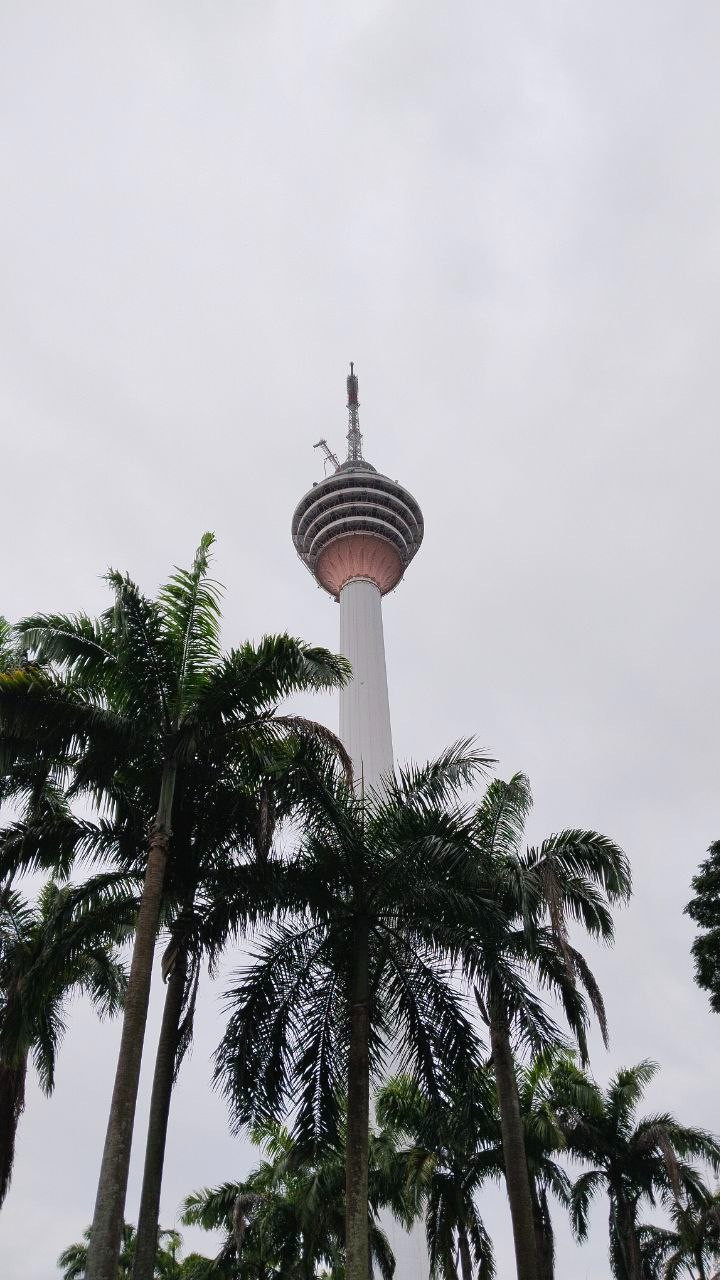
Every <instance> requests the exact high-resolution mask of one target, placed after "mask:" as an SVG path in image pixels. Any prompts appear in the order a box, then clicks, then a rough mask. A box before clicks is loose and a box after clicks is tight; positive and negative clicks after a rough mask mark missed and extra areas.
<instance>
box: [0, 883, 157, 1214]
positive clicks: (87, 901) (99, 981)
mask: <svg viewBox="0 0 720 1280" xmlns="http://www.w3.org/2000/svg"><path fill="white" fill-rule="evenodd" d="M131 905H133V904H132V903H131ZM127 921H128V902H127V898H126V897H125V896H124V895H123V897H122V898H119V897H118V893H117V891H116V890H114V889H113V888H112V887H111V886H108V885H107V884H105V883H104V882H103V883H101V884H98V882H97V881H93V882H89V883H88V884H86V885H83V886H81V887H80V888H77V889H75V888H73V887H72V886H71V885H69V884H65V885H63V886H62V887H61V886H59V885H57V884H54V883H52V882H50V883H48V884H46V885H45V887H44V888H43V889H42V891H41V893H40V897H39V900H38V902H37V904H36V905H31V904H30V903H29V902H27V901H26V900H25V899H24V898H23V897H22V896H21V894H20V893H18V892H17V891H15V890H13V889H9V888H5V889H3V890H2V891H0V1204H2V1202H3V1201H4V1199H5V1196H6V1195H7V1191H8V1187H9V1185H10V1179H11V1176H12V1168H13V1160H14V1155H15V1138H16V1133H17V1126H18V1121H19V1119H20V1115H21V1114H22V1111H23V1109H24V1106H25V1082H26V1078H27V1070H28V1061H29V1059H30V1058H32V1061H33V1063H34V1066H35V1069H36V1071H37V1073H38V1076H39V1079H40V1085H41V1088H42V1089H43V1091H44V1092H45V1093H47V1094H50V1093H52V1091H53V1088H54V1085H55V1062H56V1058H57V1051H58V1046H59V1044H60V1041H61V1039H62V1036H63V1033H64V1031H65V1020H66V1009H65V1005H66V1002H67V1001H68V999H70V997H72V996H73V995H74V994H77V993H78V992H82V993H84V994H86V995H88V996H89V997H90V999H91V1000H92V1003H93V1005H94V1006H95V1008H96V1009H97V1011H98V1013H99V1014H100V1015H101V1016H103V1015H109V1014H114V1013H117V1011H118V1010H119V1008H120V1006H121V1003H122V999H123V995H124V992H125V970H124V969H123V967H122V965H121V964H120V962H119V960H118V958H117V954H116V951H115V948H114V946H113V945H112V944H113V943H117V942H122V940H123V938H124V937H126V936H127V934H128V932H129V929H128V923H127Z"/></svg>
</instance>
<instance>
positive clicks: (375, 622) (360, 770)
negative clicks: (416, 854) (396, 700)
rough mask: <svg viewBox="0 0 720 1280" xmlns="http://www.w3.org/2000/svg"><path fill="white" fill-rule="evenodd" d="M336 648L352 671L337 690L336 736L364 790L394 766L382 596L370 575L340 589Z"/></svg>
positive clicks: (377, 781)
mask: <svg viewBox="0 0 720 1280" xmlns="http://www.w3.org/2000/svg"><path fill="white" fill-rule="evenodd" d="M340 652H341V653H342V654H343V655H344V657H346V658H347V659H348V661H349V662H350V664H351V666H352V669H353V674H352V679H351V680H350V683H349V684H348V685H346V686H345V688H344V689H343V690H342V692H341V694H340V738H341V740H342V741H343V743H344V744H345V746H346V748H347V750H348V754H349V755H350V758H351V760H352V762H353V771H354V773H355V779H356V781H357V783H358V785H362V786H363V787H364V788H365V790H366V791H369V790H371V788H373V787H377V785H378V783H379V782H380V779H381V778H382V777H383V776H386V775H387V774H389V773H391V772H392V767H393V749H392V731H391V727H390V702H389V699H388V685H387V673H386V668H385V641H384V638H383V622H382V604H381V596H380V591H379V588H378V587H377V586H376V585H375V583H374V582H372V581H371V580H370V579H369V578H351V579H350V581H349V582H346V583H345V585H344V587H343V588H342V590H341V592H340Z"/></svg>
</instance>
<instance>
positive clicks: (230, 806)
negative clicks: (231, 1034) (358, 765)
mask: <svg viewBox="0 0 720 1280" xmlns="http://www.w3.org/2000/svg"><path fill="white" fill-rule="evenodd" d="M245 657H246V661H247V664H248V667H251V666H252V663H253V662H254V661H255V651H254V650H250V649H248V651H247V653H246V655H245ZM256 692H257V691H256ZM263 706H264V704H261V706H258V705H252V704H251V705H249V706H248V715H251V714H252V713H253V712H254V713H255V714H257V713H258V712H259V711H260V710H261V709H262V707H263ZM253 745H254V746H256V744H253ZM320 761H322V764H323V766H324V767H325V768H328V769H330V768H332V767H333V754H332V753H331V752H330V751H328V750H326V749H325V743H323V742H320V743H317V742H314V741H313V740H312V737H310V738H309V739H304V738H301V739H297V738H296V739H294V740H290V739H286V740H285V741H283V742H279V743H271V744H270V748H269V750H268V749H267V747H266V749H265V750H264V751H262V752H260V753H258V751H257V749H255V750H253V752H252V758H251V759H248V758H247V752H243V753H241V756H240V757H239V758H238V756H237V754H235V755H233V754H230V753H228V752H227V751H226V750H223V752H222V757H221V758H220V759H218V758H217V756H216V753H214V752H212V751H211V752H210V753H209V754H208V756H207V758H204V759H200V758H198V757H196V758H195V759H194V761H193V762H192V765H191V766H187V765H186V766H185V767H184V768H183V769H182V771H181V773H180V774H179V775H178V779H179V780H178V792H177V796H176V814H175V822H174V825H175V830H174V838H173V856H172V860H171V863H170V866H169V870H168V881H167V883H166V889H165V897H166V901H167V908H166V915H167V917H168V929H169V935H170V938H169V942H168V945H167V947H166V950H165V953H164V956H163V977H164V978H165V980H166V983H167V986H166V995H165V1005H164V1009H163V1018H162V1024H161V1029H160V1038H159V1041H158V1047H157V1054H156V1059H155V1071H154V1076H153V1087H152V1094H151V1101H150V1118H149V1124H148V1135H147V1144H146V1152H145V1169H144V1174H143V1186H142V1193H141V1198H140V1213H139V1217H138V1240H137V1247H136V1250H135V1265H134V1271H133V1280H152V1267H153V1259H154V1257H155V1252H156V1248H157V1230H158V1218H159V1212H160V1192H161V1185H162V1170H163V1162H164V1153H165V1142H166V1136H167V1126H168V1117H169V1111H170V1101H171V1095H172V1089H173V1085H174V1082H175V1080H176V1079H177V1074H178V1071H179V1069H180V1065H181V1062H182V1059H183V1056H184V1054H185V1052H186V1051H187V1048H188V1046H189V1044H190V1041H191V1038H192V1028H193V1017H194V1010H195V1002H196V999H197V992H198V982H199V976H200V969H201V966H202V964H203V962H206V963H207V964H208V965H209V967H210V970H211V972H212V971H214V969H215V967H216V965H217V962H218V959H219V957H220V955H221V953H222V951H223V948H224V947H225V945H226V944H227V942H228V940H229V939H230V938H232V939H236V938H237V937H238V935H239V934H240V933H242V932H243V931H244V930H245V929H247V928H248V927H249V926H251V925H254V924H256V923H257V921H258V920H259V919H260V918H262V917H263V915H264V917H265V918H268V917H269V915H270V914H271V912H272V910H273V909H274V906H275V888H276V884H275V881H276V876H275V867H274V864H273V861H272V859H271V856H270V855H271V849H272V841H273V835H274V830H275V827H276V825H277V824H278V823H281V822H282V821H283V820H285V819H286V818H288V817H289V816H291V815H292V813H293V810H294V808H295V807H297V805H298V804H299V803H300V794H301V792H302V788H303V779H304V778H305V776H306V773H307V770H308V769H309V770H310V771H311V772H312V770H313V769H314V768H316V767H318V766H319V763H320ZM347 767H348V768H349V767H350V766H349V761H348V762H347Z"/></svg>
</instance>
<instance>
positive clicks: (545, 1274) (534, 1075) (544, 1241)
mask: <svg viewBox="0 0 720 1280" xmlns="http://www.w3.org/2000/svg"><path fill="white" fill-rule="evenodd" d="M517 1081H518V1097H519V1100H520V1110H521V1113H522V1118H523V1128H524V1131H525V1152H526V1156H527V1164H528V1174H529V1178H530V1198H531V1200H532V1208H533V1220H534V1223H535V1249H536V1254H537V1264H538V1274H539V1276H540V1277H541V1280H554V1276H555V1233H554V1229H553V1222H552V1215H551V1212H550V1195H552V1196H554V1198H555V1200H556V1201H557V1202H558V1203H559V1204H560V1205H561V1206H562V1208H563V1209H565V1210H569V1209H570V1206H571V1196H572V1182H571V1180H570V1178H569V1176H568V1174H567V1172H566V1170H565V1169H564V1167H563V1166H562V1165H561V1164H560V1163H559V1162H558V1159H557V1157H558V1156H559V1155H568V1154H572V1152H571V1151H569V1149H568V1135H567V1133H566V1131H565V1127H564V1123H563V1121H564V1113H563V1110H562V1109H561V1108H560V1107H559V1105H558V1093H559V1092H560V1093H561V1096H562V1098H563V1099H567V1098H569V1097H575V1096H577V1097H578V1098H579V1099H580V1102H581V1103H582V1101H583V1100H584V1099H585V1095H586V1087H587V1077H586V1076H585V1074H584V1072H583V1071H581V1070H580V1068H579V1067H577V1066H576V1064H575V1061H574V1059H573V1058H572V1056H571V1055H569V1054H567V1053H566V1052H564V1051H563V1050H562V1049H560V1050H550V1051H548V1052H547V1053H543V1054H540V1055H539V1056H538V1057H537V1058H535V1059H533V1060H532V1061H530V1062H529V1063H524V1064H522V1065H520V1066H519V1067H518V1069H517Z"/></svg>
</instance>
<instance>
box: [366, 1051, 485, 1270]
mask: <svg viewBox="0 0 720 1280" xmlns="http://www.w3.org/2000/svg"><path fill="white" fill-rule="evenodd" d="M376 1112H377V1118H378V1122H379V1124H380V1125H381V1126H382V1128H383V1129H384V1130H390V1132H391V1133H394V1134H395V1135H396V1139H397V1140H398V1141H399V1140H400V1139H401V1138H402V1137H403V1136H405V1137H406V1138H407V1139H410V1141H411V1143H412V1145H411V1146H409V1147H405V1148H401V1149H400V1150H399V1151H398V1153H397V1160H398V1163H399V1165H400V1170H401V1174H400V1176H401V1177H402V1180H403V1181H404V1183H405V1185H406V1187H407V1188H408V1190H410V1191H411V1192H412V1193H413V1194H414V1196H417V1198H418V1199H419V1200H420V1202H421V1204H423V1207H424V1212H425V1223H426V1231H427V1242H428V1253H429V1257H430V1275H431V1277H432V1280H459V1278H460V1277H462V1280H474V1278H475V1280H490V1277H492V1276H494V1274H495V1265H494V1261H493V1251H492V1242H491V1240H490V1237H489V1236H488V1234H487V1231H486V1230H485V1226H484V1224H483V1221H482V1218H481V1217H480V1214H479V1212H478V1208H477V1202H476V1198H477V1194H478V1191H479V1189H480V1187H481V1186H482V1184H483V1182H484V1181H485V1180H486V1179H487V1178H489V1177H494V1178H497V1177H501V1176H502V1167H503V1166H502V1150H501V1146H500V1129H499V1124H498V1119H497V1101H496V1095H495V1084H494V1080H493V1078H492V1073H491V1072H490V1071H488V1070H487V1068H483V1067H481V1068H477V1069H476V1070H475V1071H474V1072H465V1073H464V1074H463V1076H462V1077H461V1078H459V1079H458V1080H457V1081H452V1082H451V1084H450V1088H449V1090H448V1092H447V1094H446V1095H445V1096H444V1097H443V1098H442V1099H441V1100H440V1102H439V1103H438V1101H437V1099H435V1098H432V1097H431V1096H430V1095H429V1094H428V1093H427V1092H425V1091H424V1090H423V1089H422V1088H421V1087H420V1086H419V1085H418V1084H417V1083H416V1082H415V1081H414V1080H412V1079H410V1078H409V1077H407V1076H398V1077H396V1078H395V1079H393V1080H390V1081H389V1082H388V1083H387V1084H386V1085H385V1086H384V1087H383V1088H382V1089H381V1090H380V1091H379V1093H378V1096H377V1100H376ZM458 1268H459V1269H458Z"/></svg>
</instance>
